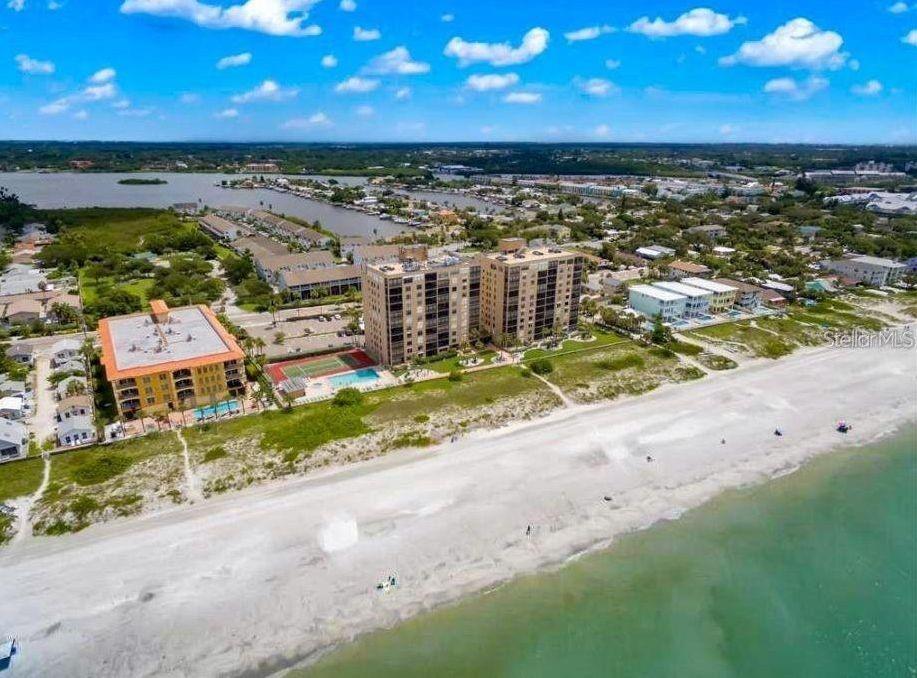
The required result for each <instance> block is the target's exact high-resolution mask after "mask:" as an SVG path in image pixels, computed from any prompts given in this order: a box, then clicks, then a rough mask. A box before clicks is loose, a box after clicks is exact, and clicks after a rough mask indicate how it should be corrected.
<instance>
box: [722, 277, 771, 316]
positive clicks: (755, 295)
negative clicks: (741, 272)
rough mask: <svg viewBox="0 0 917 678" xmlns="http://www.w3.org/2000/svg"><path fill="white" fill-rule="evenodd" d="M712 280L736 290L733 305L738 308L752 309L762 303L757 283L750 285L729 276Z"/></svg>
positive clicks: (760, 290)
mask: <svg viewBox="0 0 917 678" xmlns="http://www.w3.org/2000/svg"><path fill="white" fill-rule="evenodd" d="M714 282H718V283H720V284H722V285H726V286H728V287H732V288H733V289H735V291H736V297H735V305H736V306H738V307H739V308H743V309H746V310H750V311H753V310H755V309H757V308H758V307H759V306H761V304H762V303H763V300H762V293H763V292H764V290H762V289H761V288H760V287H758V286H757V285H751V284H749V283H747V282H742V281H741V280H732V279H730V278H714Z"/></svg>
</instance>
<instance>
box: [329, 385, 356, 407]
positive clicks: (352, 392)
mask: <svg viewBox="0 0 917 678" xmlns="http://www.w3.org/2000/svg"><path fill="white" fill-rule="evenodd" d="M332 402H333V403H334V404H335V405H337V406H338V407H355V406H357V405H359V404H361V403H362V402H363V394H362V393H360V392H359V391H358V390H357V389H355V388H342V389H341V390H340V391H338V392H337V393H335V394H334V400H333V401H332Z"/></svg>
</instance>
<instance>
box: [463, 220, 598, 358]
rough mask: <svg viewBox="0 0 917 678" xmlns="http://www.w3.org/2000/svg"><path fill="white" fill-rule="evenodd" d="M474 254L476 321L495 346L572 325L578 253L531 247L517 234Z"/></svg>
mask: <svg viewBox="0 0 917 678" xmlns="http://www.w3.org/2000/svg"><path fill="white" fill-rule="evenodd" d="M499 250H500V251H498V252H489V253H484V254H480V255H478V261H479V262H480V267H481V325H482V328H483V329H484V330H485V331H486V332H487V333H488V334H490V335H491V337H492V338H493V341H494V342H495V343H497V344H498V345H518V344H521V345H525V344H531V343H532V342H535V341H538V340H540V339H543V338H545V337H548V336H550V335H551V334H555V333H564V332H567V331H568V330H572V329H575V328H576V323H577V320H578V319H579V301H580V295H581V293H582V284H583V255H582V254H579V253H577V252H570V251H568V250H563V249H560V248H558V247H545V248H541V249H531V248H526V247H525V241H524V240H522V239H521V238H507V239H504V240H503V241H501V243H500V247H499Z"/></svg>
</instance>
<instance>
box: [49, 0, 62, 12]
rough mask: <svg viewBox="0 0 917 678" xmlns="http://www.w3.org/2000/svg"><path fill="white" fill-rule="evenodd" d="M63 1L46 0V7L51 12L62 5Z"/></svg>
mask: <svg viewBox="0 0 917 678" xmlns="http://www.w3.org/2000/svg"><path fill="white" fill-rule="evenodd" d="M63 6H64V5H63V3H61V2H57V0H48V9H49V10H51V11H52V12H53V11H55V10H58V9H60V8H61V7H63Z"/></svg>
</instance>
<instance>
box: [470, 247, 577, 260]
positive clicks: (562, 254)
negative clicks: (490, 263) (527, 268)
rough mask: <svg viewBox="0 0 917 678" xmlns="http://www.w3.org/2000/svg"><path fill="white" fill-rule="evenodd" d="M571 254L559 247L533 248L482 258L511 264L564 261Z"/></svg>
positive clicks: (492, 253) (491, 254)
mask: <svg viewBox="0 0 917 678" xmlns="http://www.w3.org/2000/svg"><path fill="white" fill-rule="evenodd" d="M571 254H572V252H570V251H569V250H565V249H561V248H560V247H535V248H524V249H517V250H514V251H507V252H487V253H485V254H484V255H483V256H484V258H486V259H492V260H494V261H500V262H505V263H508V264H512V263H520V264H524V263H529V262H532V261H549V260H551V259H565V258H567V257H569V256H570V255H571Z"/></svg>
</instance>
